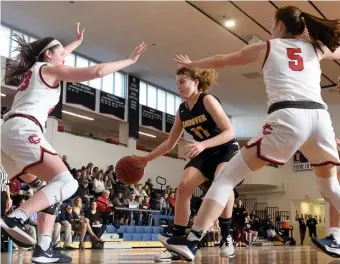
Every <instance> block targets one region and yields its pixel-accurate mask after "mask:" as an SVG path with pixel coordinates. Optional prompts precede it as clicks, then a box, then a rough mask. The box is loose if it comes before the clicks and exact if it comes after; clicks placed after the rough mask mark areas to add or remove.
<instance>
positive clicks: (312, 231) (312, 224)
mask: <svg viewBox="0 0 340 264" xmlns="http://www.w3.org/2000/svg"><path fill="white" fill-rule="evenodd" d="M317 224H318V221H316V219H315V218H314V217H313V216H311V215H310V216H309V218H308V220H307V223H306V225H307V226H308V230H309V237H310V238H312V237H315V238H317V235H316V226H317Z"/></svg>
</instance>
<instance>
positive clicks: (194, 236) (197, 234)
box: [187, 229, 204, 241]
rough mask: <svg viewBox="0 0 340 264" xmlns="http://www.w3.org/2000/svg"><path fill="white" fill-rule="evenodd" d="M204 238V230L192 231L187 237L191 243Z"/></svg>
mask: <svg viewBox="0 0 340 264" xmlns="http://www.w3.org/2000/svg"><path fill="white" fill-rule="evenodd" d="M203 237H204V233H203V231H202V230H200V231H197V230H193V229H192V230H191V231H190V232H189V234H188V236H187V239H188V240H189V241H200V240H201V239H202V238H203Z"/></svg>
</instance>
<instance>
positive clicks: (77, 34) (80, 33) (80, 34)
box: [76, 22, 85, 41]
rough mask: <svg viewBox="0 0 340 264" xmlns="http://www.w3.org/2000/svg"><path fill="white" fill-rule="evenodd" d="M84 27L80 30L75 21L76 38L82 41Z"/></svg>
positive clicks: (78, 24)
mask: <svg viewBox="0 0 340 264" xmlns="http://www.w3.org/2000/svg"><path fill="white" fill-rule="evenodd" d="M84 32H85V28H83V30H82V31H81V32H80V23H79V22H77V23H76V40H79V41H83V39H84Z"/></svg>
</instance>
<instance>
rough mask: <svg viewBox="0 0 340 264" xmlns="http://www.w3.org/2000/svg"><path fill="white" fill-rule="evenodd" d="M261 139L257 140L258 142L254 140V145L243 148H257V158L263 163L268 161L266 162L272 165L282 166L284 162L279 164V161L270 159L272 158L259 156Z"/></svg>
mask: <svg viewBox="0 0 340 264" xmlns="http://www.w3.org/2000/svg"><path fill="white" fill-rule="evenodd" d="M262 139H263V138H262V137H261V138H259V139H258V140H256V141H255V142H254V143H251V144H248V143H247V144H246V145H245V147H246V148H251V147H254V146H257V157H259V158H260V159H262V160H264V161H268V162H272V163H275V164H277V165H284V164H285V163H284V162H281V161H278V160H275V159H272V158H268V157H266V156H264V155H262V154H261V143H262Z"/></svg>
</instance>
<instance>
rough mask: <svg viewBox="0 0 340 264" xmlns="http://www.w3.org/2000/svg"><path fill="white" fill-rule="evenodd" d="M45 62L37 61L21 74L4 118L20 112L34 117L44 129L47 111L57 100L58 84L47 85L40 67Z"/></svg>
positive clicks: (58, 93)
mask: <svg viewBox="0 0 340 264" xmlns="http://www.w3.org/2000/svg"><path fill="white" fill-rule="evenodd" d="M44 65H47V63H45V62H37V63H35V64H34V65H33V66H32V68H31V69H30V70H29V71H28V72H27V73H25V74H24V75H22V76H21V80H20V84H19V86H18V90H17V93H16V94H15V97H14V101H13V104H12V107H11V110H10V111H9V112H8V113H6V114H5V115H4V120H6V119H7V118H9V117H10V116H12V115H13V114H22V115H25V116H31V117H33V118H35V119H36V120H37V121H38V123H39V124H40V125H41V127H42V128H43V129H44V127H45V123H46V121H47V118H48V115H49V113H50V112H51V111H52V110H53V108H54V107H55V106H56V104H57V103H58V102H59V96H60V90H61V89H60V84H59V85H58V86H56V87H51V86H49V85H48V84H47V83H46V82H45V81H44V79H43V78H42V74H41V69H42V67H43V66H44Z"/></svg>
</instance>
